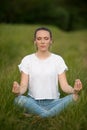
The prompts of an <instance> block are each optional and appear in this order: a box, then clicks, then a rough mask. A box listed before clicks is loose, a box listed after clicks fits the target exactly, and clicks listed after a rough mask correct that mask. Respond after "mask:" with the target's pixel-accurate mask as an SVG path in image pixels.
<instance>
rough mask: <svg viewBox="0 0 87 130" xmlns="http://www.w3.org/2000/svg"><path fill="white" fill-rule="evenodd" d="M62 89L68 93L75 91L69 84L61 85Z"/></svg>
mask: <svg viewBox="0 0 87 130" xmlns="http://www.w3.org/2000/svg"><path fill="white" fill-rule="evenodd" d="M62 90H63V92H65V93H68V94H74V93H75V90H74V88H73V87H72V86H70V85H67V86H65V87H62Z"/></svg>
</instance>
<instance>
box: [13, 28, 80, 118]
mask: <svg viewBox="0 0 87 130" xmlns="http://www.w3.org/2000/svg"><path fill="white" fill-rule="evenodd" d="M34 44H35V45H36V48H37V51H36V52H35V53H33V54H30V55H27V56H25V57H24V58H23V60H22V62H21V63H20V65H19V69H20V71H21V81H20V84H18V82H16V81H15V82H14V83H13V89H12V92H13V93H15V94H16V95H17V96H16V98H15V104H16V105H18V106H20V107H22V108H24V109H25V110H26V112H27V113H32V114H34V115H39V116H40V117H51V116H55V115H56V114H59V113H60V112H61V111H62V110H63V109H64V108H66V107H67V106H68V104H69V103H71V102H73V101H76V100H77V98H78V92H79V91H80V90H81V89H82V83H81V81H80V79H76V80H75V84H74V87H72V86H70V85H69V84H68V82H67V78H66V74H65V71H66V70H67V66H66V64H65V62H64V60H63V58H62V57H61V56H59V55H56V54H54V53H52V52H50V46H51V44H52V33H51V31H50V30H49V29H47V28H38V29H36V30H35V34H34ZM58 83H59V84H60V87H61V89H62V90H63V91H64V92H65V93H67V94H68V95H67V96H65V97H63V98H60V92H59V89H58ZM27 90H28V95H27V96H24V95H23V94H24V93H25V92H26V91H27Z"/></svg>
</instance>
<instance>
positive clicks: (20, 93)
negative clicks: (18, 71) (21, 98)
mask: <svg viewBox="0 0 87 130" xmlns="http://www.w3.org/2000/svg"><path fill="white" fill-rule="evenodd" d="M26 91H27V86H23V85H20V86H19V95H22V94H24V93H25V92H26Z"/></svg>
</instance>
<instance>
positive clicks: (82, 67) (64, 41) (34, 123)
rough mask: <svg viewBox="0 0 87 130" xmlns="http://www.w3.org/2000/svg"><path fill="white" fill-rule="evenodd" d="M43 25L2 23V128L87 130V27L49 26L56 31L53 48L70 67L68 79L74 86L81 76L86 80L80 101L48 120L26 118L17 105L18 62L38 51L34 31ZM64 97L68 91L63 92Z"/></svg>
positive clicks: (0, 75)
mask: <svg viewBox="0 0 87 130" xmlns="http://www.w3.org/2000/svg"><path fill="white" fill-rule="evenodd" d="M39 26H41V25H23V24H19V25H18V24H14V25H12V24H0V130H87V30H78V31H73V32H64V31H61V30H60V29H58V28H56V27H55V26H50V25H48V26H47V25H46V27H49V28H50V29H51V30H52V32H53V44H52V47H51V51H52V52H53V53H56V54H59V55H61V56H62V57H63V58H64V60H65V62H66V64H67V66H68V69H69V70H68V71H67V72H66V75H67V79H68V82H69V83H70V84H71V85H72V86H73V85H74V81H75V79H76V78H80V79H81V81H82V83H83V90H82V91H81V92H80V93H79V100H78V102H77V103H76V104H73V105H70V106H68V107H67V109H65V110H64V111H63V112H62V113H60V115H56V116H55V117H51V118H46V119H38V118H37V117H35V116H32V117H25V116H24V115H23V111H22V110H19V109H18V108H17V107H15V106H14V98H15V95H14V94H13V93H12V92H11V91H12V84H13V81H15V80H16V81H18V82H19V81H20V72H19V70H18V64H19V63H20V61H21V59H22V58H23V57H24V56H25V55H28V54H31V53H33V52H35V46H34V44H33V33H34V30H35V29H36V28H37V27H39ZM61 96H65V94H64V93H63V92H61Z"/></svg>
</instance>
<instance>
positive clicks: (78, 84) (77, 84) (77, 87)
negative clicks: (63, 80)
mask: <svg viewBox="0 0 87 130" xmlns="http://www.w3.org/2000/svg"><path fill="white" fill-rule="evenodd" d="M81 89H82V82H81V81H80V79H76V80H75V84H74V91H75V93H78V92H79V91H80V90H81Z"/></svg>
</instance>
